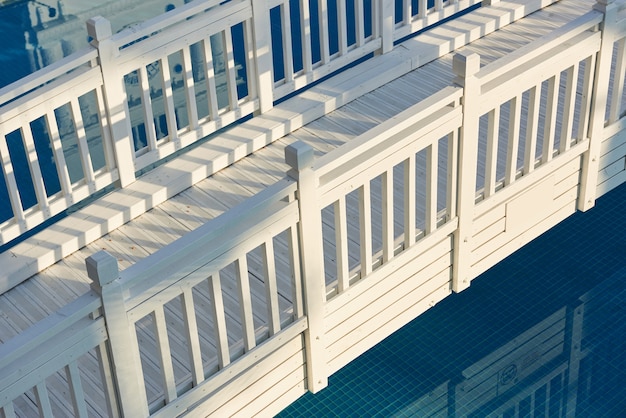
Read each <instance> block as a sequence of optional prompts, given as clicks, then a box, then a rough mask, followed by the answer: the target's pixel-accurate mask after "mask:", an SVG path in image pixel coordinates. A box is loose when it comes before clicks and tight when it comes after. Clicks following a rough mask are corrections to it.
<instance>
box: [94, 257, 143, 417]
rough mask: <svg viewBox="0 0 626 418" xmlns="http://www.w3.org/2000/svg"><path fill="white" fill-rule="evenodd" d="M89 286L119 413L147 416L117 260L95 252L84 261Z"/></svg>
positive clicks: (135, 339)
mask: <svg viewBox="0 0 626 418" xmlns="http://www.w3.org/2000/svg"><path fill="white" fill-rule="evenodd" d="M85 262H86V264H87V275H88V276H89V278H90V279H91V280H92V281H93V282H92V283H91V288H92V289H93V290H94V291H96V292H97V293H98V294H100V297H101V298H102V307H103V310H104V319H105V322H106V327H107V333H108V337H109V338H108V344H109V347H110V350H111V358H112V360H113V374H114V376H115V377H114V382H115V384H116V386H117V392H118V396H119V404H120V408H121V411H120V412H121V414H122V416H124V417H133V418H134V417H147V416H148V415H149V412H148V401H147V399H146V391H145V384H144V381H143V373H142V370H141V359H140V358H139V351H138V349H137V343H136V341H137V338H136V334H133V333H135V332H136V331H135V327H134V325H131V324H130V323H129V321H128V315H127V313H126V306H125V305H124V291H123V287H122V285H121V284H120V283H119V280H118V278H119V270H118V266H117V260H116V259H115V257H113V256H112V255H111V254H109V253H107V252H106V251H99V252H97V253H95V254H94V255H92V256H90V257H88V258H87V259H86V260H85Z"/></svg>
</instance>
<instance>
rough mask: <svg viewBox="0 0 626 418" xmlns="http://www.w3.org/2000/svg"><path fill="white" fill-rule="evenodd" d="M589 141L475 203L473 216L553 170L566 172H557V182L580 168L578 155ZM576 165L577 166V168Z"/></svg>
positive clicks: (583, 150)
mask: <svg viewBox="0 0 626 418" xmlns="http://www.w3.org/2000/svg"><path fill="white" fill-rule="evenodd" d="M588 146H589V141H588V140H585V141H582V142H579V143H578V144H576V145H574V146H573V147H572V148H570V150H569V151H568V152H567V153H565V154H561V155H558V156H556V157H555V158H554V159H552V160H550V161H549V162H547V163H545V164H543V165H542V166H540V167H537V169H536V170H533V172H531V173H529V174H527V175H525V176H523V177H522V178H520V179H518V180H517V181H516V182H514V183H513V184H511V185H509V186H507V187H505V188H503V189H502V190H500V191H498V192H496V194H494V195H493V196H491V197H489V199H485V200H482V201H480V202H479V203H477V204H476V207H475V210H474V217H475V218H476V217H479V216H481V215H482V214H483V213H486V212H488V211H489V210H491V209H492V208H494V207H495V206H497V205H500V204H502V203H504V202H505V201H507V200H509V199H511V198H513V197H514V196H515V195H517V194H521V193H523V192H524V191H525V190H526V188H527V187H529V185H532V184H535V183H537V182H539V181H540V180H541V179H542V178H544V177H546V176H548V175H550V174H551V173H553V172H557V171H559V172H561V171H562V172H563V173H566V174H564V175H563V174H558V173H557V175H556V177H555V182H558V181H559V180H561V179H562V177H564V176H567V175H569V174H570V173H571V172H573V171H575V170H577V169H579V168H580V158H579V157H580V155H582V153H584V152H585V151H587V148H588ZM577 167H578V168H577Z"/></svg>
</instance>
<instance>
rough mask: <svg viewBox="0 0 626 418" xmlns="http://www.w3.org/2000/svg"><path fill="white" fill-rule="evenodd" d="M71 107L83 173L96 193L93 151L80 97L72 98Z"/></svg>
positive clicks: (90, 189)
mask: <svg viewBox="0 0 626 418" xmlns="http://www.w3.org/2000/svg"><path fill="white" fill-rule="evenodd" d="M70 108H71V111H72V117H73V119H74V129H75V130H76V136H77V139H78V151H79V152H80V162H81V166H82V168H83V174H84V176H85V181H86V183H87V185H88V187H89V191H90V192H91V193H94V192H95V191H96V177H95V175H94V172H93V165H92V164H91V152H90V151H89V145H88V144H87V134H86V133H85V124H84V123H83V115H82V114H81V112H80V104H79V103H78V98H74V99H72V101H71V102H70Z"/></svg>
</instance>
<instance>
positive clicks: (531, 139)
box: [524, 84, 541, 174]
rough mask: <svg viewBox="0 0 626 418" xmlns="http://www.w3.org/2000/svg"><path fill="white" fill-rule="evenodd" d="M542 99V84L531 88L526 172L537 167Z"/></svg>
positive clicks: (527, 127) (525, 152) (525, 158)
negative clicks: (536, 158)
mask: <svg viewBox="0 0 626 418" xmlns="http://www.w3.org/2000/svg"><path fill="white" fill-rule="evenodd" d="M540 100H541V84H539V85H537V86H535V87H533V88H531V89H530V94H529V98H528V115H527V117H528V121H527V125H526V143H525V148H524V174H528V173H530V172H532V171H533V170H534V169H535V153H536V152H537V151H536V150H537V130H538V125H539V101H540Z"/></svg>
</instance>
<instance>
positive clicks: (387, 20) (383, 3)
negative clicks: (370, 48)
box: [374, 0, 395, 54]
mask: <svg viewBox="0 0 626 418" xmlns="http://www.w3.org/2000/svg"><path fill="white" fill-rule="evenodd" d="M393 11H394V2H393V1H392V0H378V22H374V24H375V25H378V27H379V31H380V33H379V36H380V40H381V47H380V53H381V54H386V53H387V52H389V51H391V50H393V30H394V27H395V23H394V17H393Z"/></svg>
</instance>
